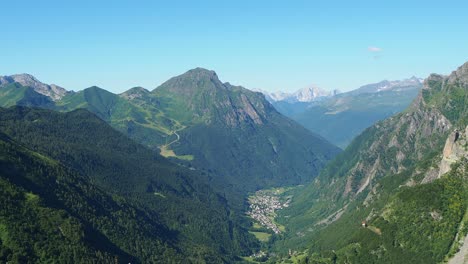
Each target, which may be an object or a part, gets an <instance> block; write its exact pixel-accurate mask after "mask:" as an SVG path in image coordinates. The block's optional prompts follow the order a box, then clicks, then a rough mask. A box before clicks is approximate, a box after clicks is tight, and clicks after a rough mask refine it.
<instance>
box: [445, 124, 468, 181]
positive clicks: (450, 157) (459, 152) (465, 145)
mask: <svg viewBox="0 0 468 264" xmlns="http://www.w3.org/2000/svg"><path fill="white" fill-rule="evenodd" d="M467 138H468V126H467V127H466V128H465V130H455V131H454V132H452V133H451V134H450V136H449V137H448V138H447V141H446V142H445V147H444V152H443V156H442V161H441V162H440V166H439V167H440V170H439V176H438V177H439V178H440V177H441V176H442V175H444V174H445V173H447V172H448V171H449V170H450V166H451V165H452V164H453V163H455V162H457V161H459V160H460V159H461V158H463V157H465V158H468V141H467Z"/></svg>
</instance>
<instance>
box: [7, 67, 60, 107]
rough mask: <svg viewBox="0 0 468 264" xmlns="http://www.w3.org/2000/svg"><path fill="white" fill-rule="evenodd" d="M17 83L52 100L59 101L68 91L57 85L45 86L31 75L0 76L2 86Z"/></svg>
mask: <svg viewBox="0 0 468 264" xmlns="http://www.w3.org/2000/svg"><path fill="white" fill-rule="evenodd" d="M14 82H17V83H19V84H21V85H23V86H28V87H31V88H33V89H34V91H36V92H38V93H40V94H43V95H45V96H48V97H50V98H51V99H52V100H54V101H57V100H60V99H61V98H62V97H64V96H65V95H66V94H67V93H68V91H67V90H65V89H64V88H62V87H60V86H58V85H55V84H51V85H48V84H45V83H42V82H40V81H39V80H37V79H36V78H35V77H34V76H32V75H30V74H25V73H24V74H15V75H11V76H0V86H2V85H6V84H10V83H14Z"/></svg>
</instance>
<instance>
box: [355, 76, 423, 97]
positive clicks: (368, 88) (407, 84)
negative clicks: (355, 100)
mask: <svg viewBox="0 0 468 264" xmlns="http://www.w3.org/2000/svg"><path fill="white" fill-rule="evenodd" d="M422 84H423V79H421V78H417V77H415V76H413V77H411V78H409V79H404V80H396V81H387V80H384V81H381V82H378V83H371V84H367V85H364V86H361V87H359V88H358V89H356V90H353V91H351V92H350V93H351V94H353V95H357V94H363V93H378V92H383V91H395V92H397V91H404V90H407V89H414V87H420V86H422Z"/></svg>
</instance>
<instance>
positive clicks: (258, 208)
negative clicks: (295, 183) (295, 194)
mask: <svg viewBox="0 0 468 264" xmlns="http://www.w3.org/2000/svg"><path fill="white" fill-rule="evenodd" d="M283 192H284V190H283V189H272V190H260V191H257V192H256V193H255V195H253V196H250V197H249V203H250V209H249V211H248V212H247V214H248V215H249V216H250V217H252V218H253V219H254V220H255V221H257V222H258V224H260V225H261V226H263V227H266V228H268V229H271V230H273V232H275V234H279V233H281V231H282V230H281V229H282V228H281V226H280V225H278V224H277V223H276V222H275V217H276V213H275V211H277V210H280V209H282V208H285V207H288V206H289V203H290V202H291V197H286V198H285V199H280V195H281V194H282V193H283ZM282 200H284V201H282Z"/></svg>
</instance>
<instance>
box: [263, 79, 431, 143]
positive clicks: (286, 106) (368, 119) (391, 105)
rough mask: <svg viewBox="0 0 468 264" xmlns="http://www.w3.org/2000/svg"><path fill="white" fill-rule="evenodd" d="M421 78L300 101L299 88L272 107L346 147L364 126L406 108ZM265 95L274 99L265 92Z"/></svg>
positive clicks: (369, 86) (388, 82) (331, 93)
mask: <svg viewBox="0 0 468 264" xmlns="http://www.w3.org/2000/svg"><path fill="white" fill-rule="evenodd" d="M421 87H422V80H421V79H419V78H416V77H412V78H410V79H405V80H401V81H382V82H379V83H374V84H368V85H364V86H361V87H360V88H358V89H356V90H352V91H349V92H345V93H336V92H325V91H321V90H318V91H321V92H315V93H313V94H315V95H317V96H309V97H307V98H309V99H308V100H300V99H299V98H303V97H298V95H299V94H300V91H298V92H296V93H293V94H290V95H289V97H288V96H286V97H283V98H279V97H275V99H273V100H271V102H272V104H273V106H274V107H275V108H276V109H277V110H278V111H279V112H280V113H282V114H284V115H286V116H288V117H290V118H291V119H293V120H295V121H297V122H298V123H299V124H301V125H303V126H304V127H305V128H307V129H309V130H310V131H312V132H314V133H317V134H319V135H321V136H322V137H324V138H325V139H327V140H328V141H330V142H331V143H333V144H335V145H337V146H339V147H341V148H343V149H344V148H345V147H346V146H347V145H348V144H349V143H350V142H351V140H352V139H353V138H355V137H356V136H357V135H359V134H360V133H361V132H362V131H364V129H366V128H367V127H369V126H371V125H373V124H374V123H375V122H377V121H379V120H383V119H385V118H387V117H389V116H392V115H394V114H396V113H398V112H401V111H403V110H404V109H405V108H406V107H407V106H408V105H409V104H410V103H411V101H412V100H413V99H414V98H415V97H416V95H417V94H418V91H419V90H420V89H421ZM265 96H266V98H272V97H271V96H270V95H269V94H268V93H266V95H265Z"/></svg>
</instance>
